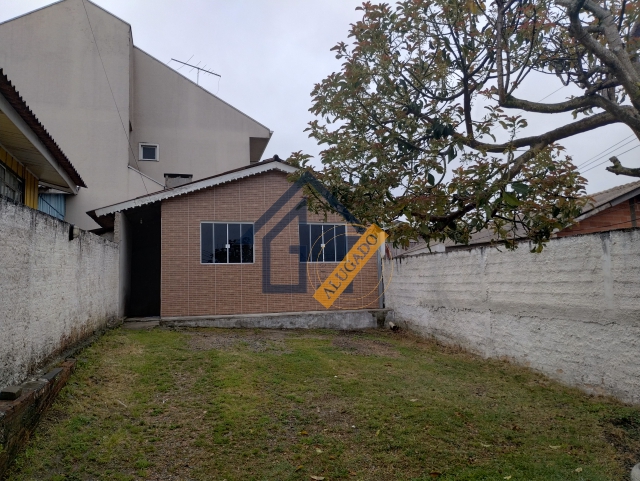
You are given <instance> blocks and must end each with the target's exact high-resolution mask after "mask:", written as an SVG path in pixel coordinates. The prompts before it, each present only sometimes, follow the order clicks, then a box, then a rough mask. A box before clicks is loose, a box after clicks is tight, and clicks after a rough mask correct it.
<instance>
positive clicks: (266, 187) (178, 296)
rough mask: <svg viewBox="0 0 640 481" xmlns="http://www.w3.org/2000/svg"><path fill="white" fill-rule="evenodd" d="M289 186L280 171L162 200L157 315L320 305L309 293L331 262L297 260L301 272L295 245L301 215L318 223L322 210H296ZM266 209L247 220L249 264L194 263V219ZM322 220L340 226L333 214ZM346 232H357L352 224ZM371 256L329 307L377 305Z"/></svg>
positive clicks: (246, 215) (228, 218) (239, 217)
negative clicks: (250, 250) (250, 236)
mask: <svg viewBox="0 0 640 481" xmlns="http://www.w3.org/2000/svg"><path fill="white" fill-rule="evenodd" d="M291 188H292V184H291V183H289V182H288V181H287V179H286V174H284V173H281V172H267V173H263V174H258V175H254V176H251V177H247V178H244V179H240V180H237V181H234V182H230V183H227V184H222V185H219V186H215V187H212V188H208V189H205V190H201V191H197V192H192V193H190V194H187V195H182V196H179V197H174V198H170V199H167V200H164V201H162V282H161V284H162V287H161V298H162V301H161V315H162V317H179V316H207V315H230V314H254V313H256V314H257V313H277V312H300V311H318V310H324V309H325V308H324V307H323V306H322V305H321V304H320V303H318V302H317V301H316V300H315V299H314V298H313V293H314V291H315V289H316V288H317V287H318V286H319V285H320V284H321V282H322V281H324V279H325V278H326V277H328V276H329V275H330V274H331V272H332V271H333V269H334V268H335V266H336V265H337V264H336V263H324V264H322V263H309V264H302V266H303V270H302V271H300V265H301V264H300V262H299V254H298V251H297V249H296V247H297V246H298V244H299V237H298V235H299V234H298V225H299V223H300V221H301V218H302V219H305V218H306V220H305V222H323V221H324V216H321V215H312V214H308V213H307V211H306V209H305V208H304V207H302V208H297V207H298V206H299V204H300V202H301V201H302V200H303V197H302V192H301V191H300V190H298V191H297V192H295V194H294V195H293V196H291V198H287V196H286V194H287V192H289V189H291ZM269 209H272V210H273V211H275V214H274V215H273V216H272V217H271V218H270V219H269V220H267V221H266V222H265V223H264V225H258V224H256V225H255V226H254V235H255V239H254V258H255V262H254V263H253V264H201V263H200V223H201V222H207V221H213V222H229V223H236V222H247V223H256V222H259V221H260V220H261V218H262V219H264V214H265V212H267V211H268V210H269ZM326 222H327V223H335V224H345V221H344V220H343V219H342V218H341V217H339V216H337V215H329V216H328V217H327V219H326ZM276 233H277V235H275V234H276ZM273 235H275V237H274V238H273V240H272V242H271V243H270V249H271V252H270V254H269V255H268V257H269V259H270V270H269V271H268V272H265V269H264V267H265V263H266V261H267V252H266V250H267V249H268V246H266V245H265V244H264V239H265V236H273ZM348 235H350V236H351V235H352V236H356V238H357V237H358V234H357V233H356V232H355V230H354V229H353V228H349V230H348ZM376 261H377V259H376V258H375V257H374V258H373V259H372V260H371V261H370V262H369V263H368V264H367V265H366V266H365V267H364V268H363V269H362V271H360V273H359V274H358V276H357V277H356V278H355V280H354V281H353V289H352V292H351V293H347V292H345V293H344V294H343V295H342V296H341V297H340V298H339V299H338V301H337V302H336V303H335V304H334V305H333V308H332V309H360V308H378V306H379V304H378V286H377V284H378V265H377V262H376ZM265 274H267V275H268V278H269V279H270V282H268V279H265V278H264V275H265ZM269 283H270V284H272V285H275V287H273V286H272V287H271V288H269V287H268V284H269ZM298 285H301V287H300V288H298V287H296V286H298ZM274 291H278V292H274Z"/></svg>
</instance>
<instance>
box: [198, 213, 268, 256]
mask: <svg viewBox="0 0 640 481" xmlns="http://www.w3.org/2000/svg"><path fill="white" fill-rule="evenodd" d="M203 224H211V225H216V224H223V225H226V226H227V242H226V245H229V246H230V244H229V224H237V225H239V226H243V225H250V226H251V237H252V239H253V244H251V245H252V246H253V249H251V262H243V261H242V251H241V253H240V262H229V251H230V250H231V247H226V248H225V249H226V251H227V262H215V228H214V229H213V232H212V235H213V241H214V243H213V245H212V247H213V260H214V261H213V262H202V225H203ZM240 234H242V227H240ZM199 236H200V251H199V254H198V255H199V256H200V265H203V266H242V265H251V264H255V263H256V249H255V247H256V242H255V241H256V228H255V222H238V221H229V222H226V221H217V220H216V221H213V220H203V221H200V233H199ZM240 245H242V244H240Z"/></svg>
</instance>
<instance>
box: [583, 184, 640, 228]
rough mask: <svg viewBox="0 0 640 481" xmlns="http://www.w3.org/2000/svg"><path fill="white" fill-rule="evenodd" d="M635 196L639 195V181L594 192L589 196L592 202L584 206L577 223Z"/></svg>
mask: <svg viewBox="0 0 640 481" xmlns="http://www.w3.org/2000/svg"><path fill="white" fill-rule="evenodd" d="M637 195H640V181H637V182H630V183H628V184H623V185H618V186H616V187H613V188H611V189H607V190H603V191H601V192H596V193H595V194H592V195H590V196H589V197H591V198H592V199H593V200H592V201H590V202H589V203H588V204H587V205H586V206H585V208H584V209H583V210H582V215H581V216H580V217H578V218H577V219H576V220H577V221H578V222H579V221H582V220H585V219H587V218H589V217H591V216H592V215H596V214H597V213H598V212H602V211H603V210H605V209H608V208H609V207H613V206H615V205H618V204H620V203H622V202H625V201H627V200H629V199H632V198H633V197H635V196H637Z"/></svg>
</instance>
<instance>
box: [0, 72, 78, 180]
mask: <svg viewBox="0 0 640 481" xmlns="http://www.w3.org/2000/svg"><path fill="white" fill-rule="evenodd" d="M0 95H2V96H3V97H4V98H5V99H6V101H7V103H8V104H9V106H10V107H11V109H13V110H14V111H15V113H17V114H18V116H19V117H20V118H21V119H22V120H23V121H24V123H25V124H26V125H27V127H28V128H29V129H30V130H31V131H32V132H33V134H35V136H36V138H37V140H39V141H40V142H41V143H42V145H43V146H44V147H45V148H46V150H47V151H48V153H49V154H50V156H51V158H46V156H43V155H42V153H41V152H39V149H37V146H33V142H31V141H30V140H29V139H27V137H26V136H25V135H24V132H22V131H21V130H20V129H19V127H18V126H16V125H15V122H14V121H13V120H12V119H10V118H9V117H10V116H11V114H12V112H4V111H2V110H0V136H2V144H3V145H4V146H5V147H7V148H8V149H9V150H10V151H11V152H10V153H12V155H16V158H17V159H18V161H20V162H21V163H22V164H24V165H25V166H26V167H27V168H28V169H29V170H31V171H32V172H33V173H34V174H36V175H38V177H39V178H40V179H41V180H42V181H43V182H49V183H52V184H54V185H60V181H64V183H65V184H68V180H70V181H71V182H73V184H74V185H75V186H79V187H86V185H85V183H84V181H83V180H82V178H81V177H80V174H78V172H77V171H76V169H75V168H74V167H73V165H72V164H71V162H70V161H69V159H68V158H67V156H66V155H65V154H64V152H62V150H61V149H60V147H59V146H58V144H56V142H55V141H54V140H53V138H52V137H51V135H50V134H49V132H47V130H46V129H45V128H44V126H43V125H42V124H41V123H40V121H39V120H38V118H37V117H36V116H35V114H34V113H33V112H32V111H31V109H30V108H29V106H28V105H27V103H26V102H25V101H24V99H23V98H22V97H21V96H20V94H19V93H18V91H17V90H16V89H15V87H14V86H13V84H12V83H11V82H10V81H9V79H8V78H7V76H6V75H5V74H4V71H3V70H2V69H1V68H0ZM11 109H8V110H11ZM2 114H4V115H2ZM36 143H37V142H36ZM27 144H29V146H27ZM29 147H30V148H29ZM19 153H23V154H24V155H22V156H20V155H19ZM45 163H46V164H47V165H43V164H45ZM49 165H50V167H52V168H46V167H49ZM60 171H62V172H64V174H66V176H68V179H65V175H64V174H62V172H60ZM68 187H73V186H71V185H69V186H68ZM74 191H75V189H74Z"/></svg>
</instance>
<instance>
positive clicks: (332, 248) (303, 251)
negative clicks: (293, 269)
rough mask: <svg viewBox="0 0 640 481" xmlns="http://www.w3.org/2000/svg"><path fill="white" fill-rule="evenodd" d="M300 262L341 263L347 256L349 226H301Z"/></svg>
mask: <svg viewBox="0 0 640 481" xmlns="http://www.w3.org/2000/svg"><path fill="white" fill-rule="evenodd" d="M299 232H300V262H340V261H342V260H343V259H344V256H346V255H347V226H345V225H341V224H300V226H299Z"/></svg>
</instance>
